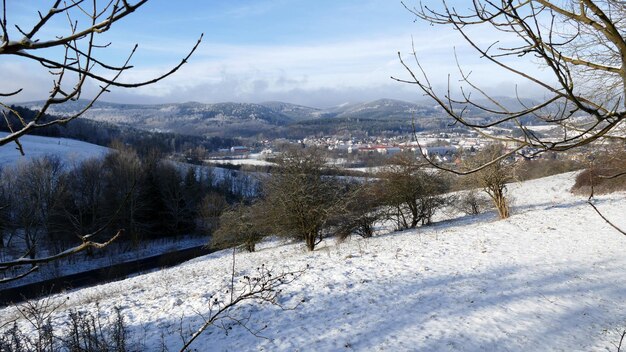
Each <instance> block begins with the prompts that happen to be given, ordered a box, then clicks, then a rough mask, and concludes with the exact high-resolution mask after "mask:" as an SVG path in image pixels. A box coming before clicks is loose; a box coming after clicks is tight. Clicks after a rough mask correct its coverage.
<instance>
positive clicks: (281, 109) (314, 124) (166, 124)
mask: <svg viewBox="0 0 626 352" xmlns="http://www.w3.org/2000/svg"><path fill="white" fill-rule="evenodd" d="M498 101H500V102H502V104H503V106H504V107H505V108H506V109H510V110H517V109H521V108H523V107H524V106H532V105H534V104H536V102H534V101H532V100H528V99H523V100H521V102H520V101H518V100H517V99H514V98H504V97H503V98H498ZM477 102H478V103H479V104H481V105H483V106H485V107H487V108H490V109H493V108H496V106H495V104H494V103H492V102H490V101H488V100H486V99H483V100H480V99H479V100H477ZM86 103H87V102H86V101H77V102H71V103H68V104H63V105H61V106H53V107H51V109H50V111H49V113H50V114H55V115H67V114H71V113H75V112H77V111H79V110H80V109H82V108H83V107H84V106H85V105H86ZM20 105H22V106H25V107H27V108H31V109H37V108H39V107H40V106H41V105H42V102H29V103H24V104H20ZM455 108H456V109H461V106H460V105H458V106H455ZM464 115H465V116H466V117H467V118H468V119H470V120H471V121H472V122H474V123H482V122H488V121H492V120H493V119H496V118H498V116H497V115H496V114H492V113H488V112H485V111H482V110H480V109H478V108H476V107H469V108H467V109H466V110H465V111H464ZM84 117H85V118H87V119H91V120H95V121H102V122H108V123H113V124H117V125H125V126H131V127H134V128H139V129H143V130H148V131H154V132H171V133H177V134H186V135H201V136H219V137H231V138H232V137H251V136H260V135H264V136H270V137H302V136H306V135H311V133H314V134H320V133H322V134H340V133H342V132H346V133H352V132H359V131H366V132H367V133H370V134H371V133H381V132H383V133H384V132H389V133H398V132H400V133H404V132H407V131H411V130H412V128H413V127H412V123H413V121H415V124H416V127H417V128H418V129H419V130H437V129H442V128H445V127H446V126H447V125H448V124H449V123H450V119H449V117H448V116H446V114H445V112H444V111H443V109H442V108H441V107H438V106H435V105H434V104H433V103H432V102H423V103H411V102H406V101H401V100H394V99H379V100H375V101H371V102H365V103H355V104H343V105H340V106H336V107H331V108H324V109H322V108H315V107H308V106H302V105H296V104H290V103H285V102H278V101H271V102H264V103H260V104H251V103H232V102H227V103H216V104H204V103H197V102H188V103H179V104H157V105H148V104H116V103H107V102H96V103H95V104H94V106H93V107H92V108H91V109H89V110H88V111H87V112H86V113H85V115H84ZM456 128H457V129H460V128H462V126H456Z"/></svg>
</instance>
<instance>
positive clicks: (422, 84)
mask: <svg viewBox="0 0 626 352" xmlns="http://www.w3.org/2000/svg"><path fill="white" fill-rule="evenodd" d="M435 2H436V3H439V4H440V6H439V7H433V6H429V4H426V5H424V4H423V3H421V2H420V4H419V6H417V7H408V6H406V5H405V7H407V9H409V11H411V12H412V13H413V14H414V15H415V16H417V17H418V18H420V19H422V20H425V21H428V22H430V23H432V24H435V25H449V26H452V27H453V28H454V29H456V30H457V31H458V32H459V33H460V34H461V36H462V37H463V38H464V39H465V40H466V41H467V43H469V45H471V47H473V48H474V49H476V51H477V52H478V53H479V54H480V55H481V57H482V58H483V59H484V60H486V61H488V62H490V63H492V64H493V65H494V66H496V67H499V68H500V69H502V70H504V71H506V72H509V73H512V74H514V75H517V76H519V77H521V78H523V79H525V80H527V81H528V82H530V83H532V84H533V85H535V86H536V88H537V90H538V91H541V92H543V93H544V95H545V99H543V101H541V102H540V103H537V104H534V105H532V106H528V105H526V104H525V103H524V101H523V100H522V99H519V98H518V100H519V105H520V106H521V108H519V109H516V110H513V109H510V108H507V107H506V105H505V104H504V103H503V102H502V101H499V100H498V99H497V98H494V97H493V96H491V95H489V94H487V93H486V91H485V90H484V89H483V88H482V87H480V86H479V85H478V83H477V82H476V80H474V79H473V77H471V74H470V73H469V72H466V71H464V70H463V68H462V66H461V65H460V64H459V65H458V67H459V75H460V81H461V83H462V86H461V89H460V93H459V94H458V95H456V96H452V93H451V92H452V91H453V90H454V89H453V87H448V90H447V93H446V94H439V93H438V92H436V90H435V88H434V87H433V85H432V84H431V82H430V79H429V76H428V74H427V72H426V69H425V68H424V67H423V66H422V65H421V63H420V61H419V58H418V57H417V54H416V53H415V52H413V58H414V59H415V65H414V66H411V65H410V64H409V63H407V62H405V60H404V58H403V57H402V56H401V55H400V54H399V57H400V61H401V63H402V64H403V65H404V67H405V68H406V70H407V72H408V73H409V76H410V78H409V79H396V80H398V81H401V82H405V83H410V84H414V85H416V86H418V87H419V88H420V89H421V90H422V91H423V92H424V93H425V94H426V95H427V96H429V97H430V98H432V99H434V100H435V101H436V102H437V104H439V106H441V107H442V108H443V109H444V111H445V112H446V113H447V114H448V115H449V116H450V117H452V118H453V119H454V121H455V122H457V123H460V124H463V125H465V126H467V127H469V128H471V129H473V130H475V131H477V132H478V133H480V134H481V135H483V136H485V137H487V138H491V139H494V140H500V141H506V142H509V143H511V142H515V143H517V147H516V148H514V149H512V150H511V151H510V152H508V153H507V154H508V155H511V154H513V153H516V152H519V151H520V150H521V149H523V148H525V147H532V148H534V149H535V150H536V151H535V154H537V153H541V152H545V151H566V150H570V149H572V148H577V147H581V146H584V145H588V144H589V143H592V142H594V141H597V140H598V139H604V140H610V139H624V138H625V135H624V132H625V130H624V128H625V124H624V119H625V118H626V100H625V94H626V39H624V36H625V35H626V6H624V3H623V1H618V0H603V1H593V0H575V1H568V2H554V1H547V0H501V1H489V0H472V1H471V2H470V3H469V8H464V9H461V10H459V9H457V8H456V7H452V6H450V5H448V3H447V2H445V1H435ZM472 27H488V28H490V29H492V30H493V31H495V32H498V33H500V34H501V36H506V38H507V39H509V40H510V41H509V42H512V43H513V44H511V45H510V46H505V45H503V44H501V43H500V42H499V41H494V42H493V43H490V44H489V45H481V43H480V42H479V40H478V38H477V37H476V36H474V35H473V34H472V32H471V31H470V28H472ZM526 58H532V59H533V60H534V62H537V64H538V65H540V66H541V67H544V68H546V69H547V71H548V72H549V73H550V74H551V77H550V78H546V77H544V75H539V74H537V75H535V74H533V73H531V72H527V71H523V70H520V69H518V68H516V66H515V63H516V62H519V61H520V60H524V59H526ZM457 61H458V60H457ZM599 88H601V89H599ZM477 96H478V97H479V98H483V100H486V101H488V102H489V103H488V104H485V103H481V100H480V99H479V98H477ZM469 108H472V109H474V110H475V109H478V110H479V111H482V112H485V113H488V114H490V115H493V116H496V118H495V119H494V120H493V121H490V122H487V123H484V124H479V123H475V122H473V121H471V119H468V114H467V111H468V109H469ZM528 122H541V123H544V124H549V125H553V126H556V127H558V128H560V129H561V137H560V138H546V137H542V136H539V135H538V134H535V133H533V132H532V131H531V130H530V129H528V126H527V123H528ZM504 123H511V124H514V125H516V126H517V127H518V128H519V130H520V131H521V132H522V133H521V136H520V137H512V136H507V137H497V136H494V135H492V134H489V133H487V130H488V128H490V127H493V126H498V125H501V124H504ZM506 156H507V155H503V156H502V158H504V157H506Z"/></svg>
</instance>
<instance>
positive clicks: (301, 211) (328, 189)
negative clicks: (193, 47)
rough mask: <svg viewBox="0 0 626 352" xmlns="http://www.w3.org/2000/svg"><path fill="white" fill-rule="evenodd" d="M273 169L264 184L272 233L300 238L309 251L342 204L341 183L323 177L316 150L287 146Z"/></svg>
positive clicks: (322, 160) (321, 159)
mask: <svg viewBox="0 0 626 352" xmlns="http://www.w3.org/2000/svg"><path fill="white" fill-rule="evenodd" d="M276 163H277V164H278V166H277V171H276V172H275V173H273V174H272V177H271V178H269V179H268V180H267V181H266V183H265V185H264V192H265V199H264V202H265V203H266V204H267V205H266V209H267V214H268V217H269V218H270V219H271V222H272V224H271V225H272V229H273V230H274V231H275V233H277V234H280V235H283V236H287V237H293V238H296V239H299V240H303V241H304V242H305V243H306V247H307V249H308V250H310V251H312V250H314V249H315V246H316V245H317V244H319V243H320V242H321V241H322V239H323V237H324V234H325V231H326V230H327V229H328V222H329V220H330V219H331V217H332V215H333V214H335V213H336V212H337V211H338V208H342V207H343V205H344V203H343V199H342V197H341V194H340V188H341V184H340V182H339V181H338V180H337V179H336V178H332V177H325V176H324V175H323V171H324V169H325V168H326V165H325V164H326V158H325V155H324V153H323V151H322V150H320V149H290V150H288V151H287V152H285V153H283V154H282V155H281V156H280V157H279V158H277V160H276Z"/></svg>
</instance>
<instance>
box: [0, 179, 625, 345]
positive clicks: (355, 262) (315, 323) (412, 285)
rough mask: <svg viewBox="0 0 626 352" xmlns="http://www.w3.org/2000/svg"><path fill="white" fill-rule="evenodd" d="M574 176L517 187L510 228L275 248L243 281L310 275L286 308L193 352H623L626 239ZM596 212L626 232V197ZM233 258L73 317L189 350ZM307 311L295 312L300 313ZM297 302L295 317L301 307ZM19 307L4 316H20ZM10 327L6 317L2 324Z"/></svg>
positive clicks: (133, 286) (262, 311)
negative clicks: (114, 314) (619, 351)
mask: <svg viewBox="0 0 626 352" xmlns="http://www.w3.org/2000/svg"><path fill="white" fill-rule="evenodd" d="M572 184H573V174H565V175H558V176H554V177H550V178H546V179H541V180H535V181H530V182H526V183H524V184H520V185H512V186H511V191H512V192H511V193H512V195H513V196H514V197H515V199H516V208H515V209H514V211H513V214H514V215H513V216H512V217H511V218H510V219H508V220H504V221H496V220H495V218H494V216H493V214H486V215H483V216H480V217H474V218H471V217H464V218H457V219H452V220H448V221H443V222H440V223H438V224H436V225H434V226H431V227H428V228H422V229H418V230H411V231H405V232H402V233H391V234H387V235H381V236H378V237H375V238H372V239H368V240H363V239H356V238H354V239H352V240H351V241H349V242H346V243H343V244H336V243H335V242H334V241H328V242H326V243H324V244H322V246H321V247H320V249H319V250H316V251H315V252H313V253H307V252H305V251H304V249H303V247H302V245H300V244H285V245H281V244H279V243H277V242H271V243H267V244H266V245H265V248H264V249H262V250H261V251H259V252H257V253H251V254H247V253H241V254H238V255H237V256H236V267H237V269H236V271H237V275H238V276H240V275H247V274H252V273H253V272H254V270H255V268H257V267H258V266H260V265H261V264H265V265H266V266H269V267H272V268H273V269H274V270H275V271H276V272H280V271H282V270H297V269H300V268H304V267H306V266H307V265H309V266H310V268H309V269H308V270H306V272H305V274H304V276H302V277H301V278H300V279H299V280H298V281H297V282H295V283H292V284H291V285H289V286H287V287H285V288H284V290H283V293H282V294H281V296H280V297H281V298H280V303H281V304H284V305H285V306H287V307H294V306H297V307H296V308H295V309H293V310H286V311H283V310H280V309H279V308H277V307H275V306H272V305H268V304H263V305H256V304H245V305H241V306H239V307H238V309H236V310H235V311H234V312H232V313H231V315H232V316H233V317H235V318H239V319H243V318H247V317H250V319H249V321H248V325H247V326H248V328H249V329H251V330H258V329H262V328H263V327H264V326H265V325H267V328H265V329H263V330H262V331H261V332H260V333H259V335H261V336H262V337H257V336H254V335H252V334H251V333H250V331H248V330H246V329H245V328H243V327H242V326H239V325H231V324H232V323H233V321H232V320H223V321H222V322H223V323H224V324H227V326H230V328H227V329H226V330H224V329H221V328H218V327H215V326H214V327H210V328H209V329H208V330H207V331H206V332H205V333H204V334H203V335H202V336H201V337H200V338H199V339H198V340H197V341H196V342H195V343H194V345H192V347H194V348H196V349H197V350H198V351H209V350H210V351H222V350H224V351H226V350H227V351H258V350H264V351H342V350H346V351H350V350H358V351H364V350H365V351H378V350H384V351H407V350H408V351H416V350H419V351H451V350H452V351H455V350H458V351H485V350H487V351H507V350H510V351H521V350H525V351H599V350H607V349H608V350H616V347H615V345H614V344H617V343H618V342H619V337H620V335H621V331H622V329H623V328H625V327H626V305H625V304H624V302H626V270H625V269H624V268H626V256H625V255H624V253H625V252H626V237H624V236H622V235H620V234H619V233H617V232H616V231H614V230H613V229H611V228H610V227H609V226H608V225H607V224H606V223H604V222H603V221H602V219H600V217H598V216H597V215H596V214H595V213H594V212H593V209H592V208H591V207H590V206H589V205H586V204H585V198H583V197H575V196H572V195H570V194H569V193H568V190H569V188H570V187H571V185H572ZM596 205H597V206H598V208H599V209H601V210H602V211H603V212H604V214H605V215H606V216H607V217H609V218H611V219H613V220H614V221H615V223H616V224H618V225H620V226H622V227H626V217H624V214H625V213H626V195H624V194H617V195H611V196H605V197H602V198H599V199H598V200H597V203H596ZM231 261H232V257H231V255H230V252H229V251H225V252H218V253H214V254H212V255H209V256H206V257H202V258H198V259H195V260H193V261H190V262H188V263H185V264H183V265H180V266H178V267H176V268H172V269H168V270H163V271H161V272H156V273H151V274H147V275H143V276H139V277H135V278H131V279H128V280H125V281H121V282H116V283H112V284H108V285H103V286H98V287H94V288H89V289H84V290H80V291H76V292H71V293H68V294H66V295H63V296H62V297H59V299H65V298H66V297H67V299H66V301H67V302H66V303H65V307H66V308H72V307H77V308H81V309H95V303H94V302H95V301H99V302H100V307H101V308H100V309H101V310H102V311H107V310H109V309H110V308H111V307H112V306H114V305H117V306H119V307H121V308H122V311H123V313H124V314H125V316H126V321H127V323H128V325H129V326H130V329H131V331H132V333H133V335H134V337H135V338H136V339H137V340H138V341H140V343H141V349H143V350H160V346H161V343H162V342H164V343H165V345H166V346H167V347H168V348H169V350H178V348H180V346H181V338H180V332H181V329H182V330H183V334H186V335H188V334H190V333H191V332H192V331H193V330H195V329H196V328H197V327H199V326H200V325H201V324H202V321H203V320H202V317H201V315H207V314H208V309H207V307H208V302H209V300H210V299H211V296H212V294H214V293H215V292H216V291H218V290H219V289H220V288H221V287H224V286H227V285H228V283H229V282H230V266H231V264H232V262H231ZM299 303H300V304H299ZM298 304H299V305H298ZM15 314H16V313H15V311H14V309H4V310H0V317H6V318H5V319H9V318H10V317H12V316H15ZM2 319H3V318H0V320H2Z"/></svg>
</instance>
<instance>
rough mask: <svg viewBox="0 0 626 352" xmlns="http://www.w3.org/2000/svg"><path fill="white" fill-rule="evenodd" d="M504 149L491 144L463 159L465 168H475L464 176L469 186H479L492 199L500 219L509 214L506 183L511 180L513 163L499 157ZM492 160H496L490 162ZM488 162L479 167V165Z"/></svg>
mask: <svg viewBox="0 0 626 352" xmlns="http://www.w3.org/2000/svg"><path fill="white" fill-rule="evenodd" d="M505 153H506V151H505V149H504V148H503V147H502V146H501V145H500V144H492V145H489V146H488V147H486V148H485V149H484V150H481V151H479V152H478V153H477V154H476V155H474V156H470V157H468V158H467V159H466V160H465V161H464V165H465V166H466V168H467V169H477V168H480V169H479V170H478V171H476V172H473V173H471V174H468V175H466V176H464V177H465V178H466V180H465V181H466V182H468V183H469V186H470V187H480V188H482V189H483V191H484V192H485V193H487V194H488V195H489V198H491V200H492V201H493V204H494V206H495V207H496V209H497V210H498V215H499V216H500V219H506V218H508V217H509V215H510V210H509V201H508V199H507V197H506V190H507V188H506V184H507V183H509V182H511V181H512V180H513V175H514V168H515V163H514V162H513V161H511V160H507V159H500V156H501V155H503V154H505ZM492 160H497V161H496V162H493V163H490V162H491V161H492ZM487 163H490V164H489V165H488V166H486V167H483V168H481V165H485V164H487Z"/></svg>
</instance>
